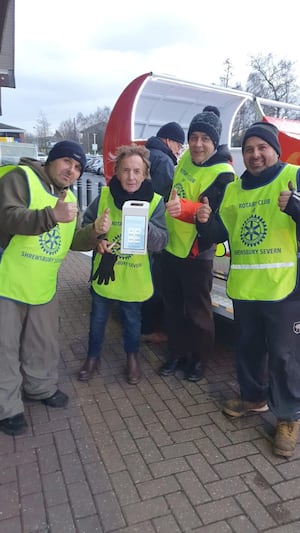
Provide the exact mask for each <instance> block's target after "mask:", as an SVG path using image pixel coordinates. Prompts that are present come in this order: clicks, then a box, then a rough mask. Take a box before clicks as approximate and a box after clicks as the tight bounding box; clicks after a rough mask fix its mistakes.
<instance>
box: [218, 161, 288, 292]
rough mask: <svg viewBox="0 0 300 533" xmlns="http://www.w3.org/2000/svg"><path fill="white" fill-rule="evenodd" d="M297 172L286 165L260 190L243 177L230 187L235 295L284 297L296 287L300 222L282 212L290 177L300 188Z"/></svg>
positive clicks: (227, 212)
mask: <svg viewBox="0 0 300 533" xmlns="http://www.w3.org/2000/svg"><path fill="white" fill-rule="evenodd" d="M297 170H298V167H297V166H295V165H286V166H285V167H284V168H283V169H282V171H281V172H280V173H279V174H278V176H277V177H276V178H275V179H274V180H273V181H271V182H270V183H269V184H267V185H264V186H263V187H257V188H256V189H251V190H249V189H243V188H242V181H241V180H240V181H236V182H233V183H230V184H229V185H228V186H227V188H226V191H225V194H224V198H223V200H222V202H221V205H220V209H219V213H220V217H221V219H222V221H223V223H224V225H225V226H226V228H227V231H228V234H229V245H230V254H231V255H230V261H231V264H230V269H229V276H228V280H227V294H228V296H229V297H230V298H233V299H237V300H262V301H278V300H282V299H283V298H285V297H286V296H288V295H289V294H290V293H291V292H292V291H293V290H294V288H295V285H296V279H297V252H298V246H297V237H296V224H295V222H294V221H293V219H292V218H291V217H290V216H289V215H287V214H286V213H283V212H282V211H280V209H279V207H278V198H279V195H280V192H281V191H283V190H288V182H289V181H291V182H292V183H293V186H294V187H295V188H297V184H296V173H297Z"/></svg>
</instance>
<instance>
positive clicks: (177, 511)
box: [166, 492, 202, 531]
mask: <svg viewBox="0 0 300 533" xmlns="http://www.w3.org/2000/svg"><path fill="white" fill-rule="evenodd" d="M166 500H167V501H168V504H169V505H170V508H171V510H172V512H173V514H174V516H175V517H176V520H177V522H178V523H179V525H180V527H181V530H182V531H190V530H191V529H193V528H196V527H198V526H200V525H201V524H202V522H201V520H200V518H199V515H198V514H197V512H196V511H195V509H194V508H193V506H192V505H191V503H190V502H189V500H188V499H187V497H186V495H185V494H183V493H182V492H177V493H174V494H168V495H167V496H166Z"/></svg>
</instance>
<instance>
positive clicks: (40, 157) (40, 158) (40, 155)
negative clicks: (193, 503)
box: [37, 152, 47, 163]
mask: <svg viewBox="0 0 300 533" xmlns="http://www.w3.org/2000/svg"><path fill="white" fill-rule="evenodd" d="M37 158H38V161H40V163H45V162H46V161H47V156H46V154H44V152H38V156H37Z"/></svg>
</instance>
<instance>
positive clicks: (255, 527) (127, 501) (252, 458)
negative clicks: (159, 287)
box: [0, 252, 300, 533]
mask: <svg viewBox="0 0 300 533" xmlns="http://www.w3.org/2000/svg"><path fill="white" fill-rule="evenodd" d="M89 269H90V258H89V257H88V256H86V255H84V254H80V253H78V252H70V254H69V255H68V257H67V259H66V260H65V263H64V265H63V267H62V270H61V274H60V282H59V296H60V308H61V313H60V318H61V332H60V341H61V352H62V360H61V365H60V387H61V388H62V390H64V391H65V392H67V393H68V394H69V395H70V404H69V407H68V408H66V409H53V408H52V409H51V408H47V407H46V406H44V405H42V404H40V403H37V402H36V403H34V402H29V403H26V416H27V418H28V422H29V431H28V433H27V434H26V435H24V436H19V437H17V438H13V437H9V436H7V435H4V434H0V533H33V532H38V533H46V532H49V531H50V532H51V533H71V532H72V533H73V532H76V533H96V532H105V533H106V532H114V533H121V532H122V533H155V532H157V533H158V532H159V533H180V532H197V533H230V532H234V533H254V532H273V533H275V532H276V533H299V532H300V446H299V445H298V448H297V450H296V454H295V456H294V457H293V459H292V460H289V461H287V460H284V459H280V458H276V457H274V456H273V455H272V452H271V442H270V440H271V439H270V436H271V435H272V433H273V431H274V423H275V421H274V418H273V417H272V415H271V414H270V413H266V414H264V415H262V416H257V415H255V416H249V417H246V418H244V419H240V420H237V421H231V420H228V419H227V418H225V417H224V416H223V415H222V414H221V412H220V401H222V399H224V398H226V397H230V396H231V395H232V394H233V393H234V392H235V391H236V390H237V387H236V381H235V374H234V370H233V354H232V338H231V327H230V326H229V325H228V324H226V325H224V324H222V323H221V324H218V328H217V329H218V334H217V338H218V342H217V345H216V353H215V356H214V358H213V359H212V360H211V362H210V364H209V368H208V372H207V376H206V379H204V380H202V381H200V382H199V383H197V384H193V383H189V382H187V381H184V380H182V379H181V376H180V375H178V376H176V377H171V378H160V377H159V376H158V375H157V373H156V370H157V368H158V366H159V364H160V362H161V361H162V360H163V357H164V353H165V346H164V345H161V346H154V345H145V344H144V345H142V347H141V359H142V367H143V372H144V379H143V380H142V381H141V382H140V383H139V384H138V385H137V386H132V385H128V384H127V383H126V380H125V377H124V372H123V371H124V364H125V357H124V354H123V351H122V342H121V335H120V326H119V321H118V313H117V309H115V310H114V313H113V317H112V319H111V321H110V323H109V326H108V331H107V340H106V343H105V348H104V353H103V361H102V366H101V371H100V373H99V374H98V375H97V376H95V378H94V379H93V380H91V381H90V383H88V384H87V383H80V382H78V381H77V379H76V374H77V371H78V369H79V367H80V365H81V363H82V361H83V359H84V358H85V355H86V349H87V335H88V318H89V305H90V300H89V292H88V282H87V280H88V276H89Z"/></svg>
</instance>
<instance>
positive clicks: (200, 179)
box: [166, 150, 234, 257]
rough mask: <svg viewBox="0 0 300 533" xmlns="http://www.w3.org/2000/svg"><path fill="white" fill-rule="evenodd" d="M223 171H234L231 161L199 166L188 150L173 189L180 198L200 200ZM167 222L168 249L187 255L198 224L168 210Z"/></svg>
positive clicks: (181, 159) (179, 255) (182, 160)
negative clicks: (195, 163)
mask: <svg viewBox="0 0 300 533" xmlns="http://www.w3.org/2000/svg"><path fill="white" fill-rule="evenodd" d="M223 172H231V173H234V170H233V167H232V166H231V165H230V164H229V163H216V164H215V165H212V166H210V167H198V166H197V165H194V163H193V162H192V160H191V155H190V151H189V150H187V151H186V152H185V153H184V154H183V156H182V157H181V158H180V161H179V163H178V165H177V168H176V171H175V175H174V180H173V189H176V191H177V194H178V196H179V197H180V198H187V199H188V200H192V201H194V202H199V197H200V196H201V194H202V193H203V192H204V191H205V190H206V189H208V187H209V186H210V185H211V184H212V183H213V182H214V181H215V179H216V178H217V177H218V176H219V174H221V173H223ZM171 194H172V192H171ZM166 223H167V228H168V231H169V241H168V244H167V246H166V250H168V252H170V253H171V254H173V255H175V256H177V257H187V256H188V254H189V252H190V250H191V247H192V245H193V242H194V240H195V239H196V236H197V230H196V225H195V224H191V223H188V222H183V221H182V220H178V219H176V218H174V217H171V216H170V215H169V213H168V212H166Z"/></svg>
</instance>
